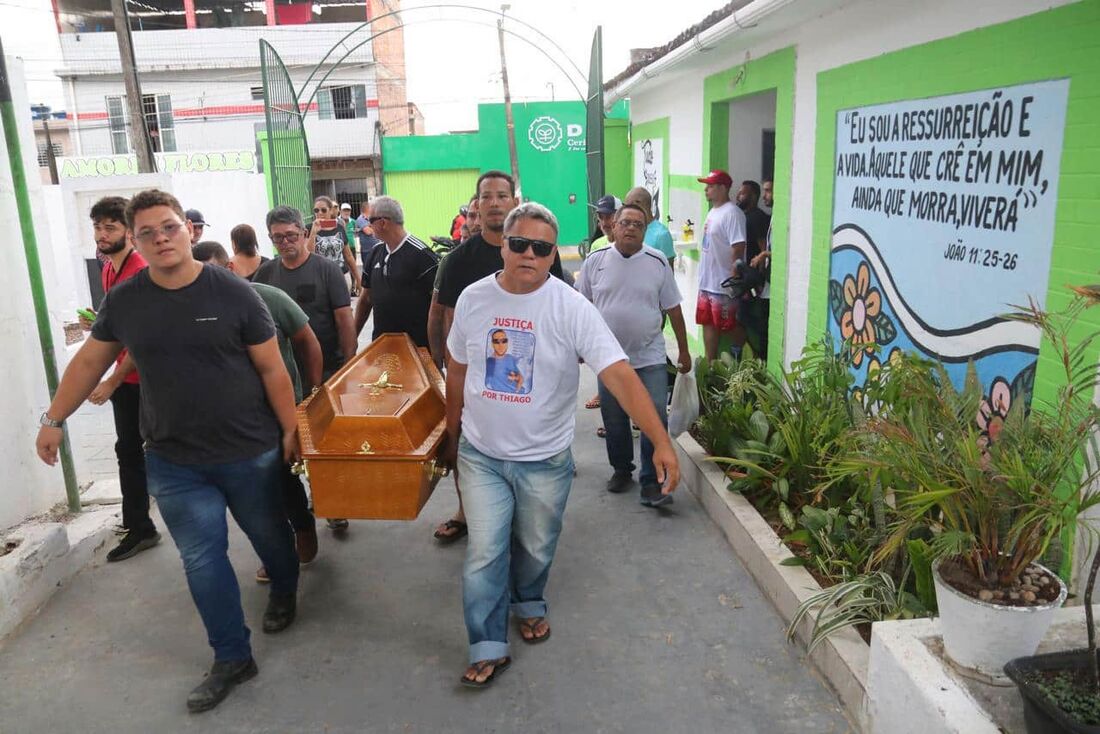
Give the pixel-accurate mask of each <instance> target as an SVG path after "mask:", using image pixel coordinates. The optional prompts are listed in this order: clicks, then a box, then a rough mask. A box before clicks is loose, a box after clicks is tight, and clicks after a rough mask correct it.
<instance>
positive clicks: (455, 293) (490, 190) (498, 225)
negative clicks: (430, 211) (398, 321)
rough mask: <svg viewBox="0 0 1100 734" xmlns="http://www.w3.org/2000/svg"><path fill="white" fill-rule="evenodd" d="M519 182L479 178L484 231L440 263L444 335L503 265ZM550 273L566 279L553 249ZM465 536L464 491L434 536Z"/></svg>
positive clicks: (490, 175) (501, 176)
mask: <svg viewBox="0 0 1100 734" xmlns="http://www.w3.org/2000/svg"><path fill="white" fill-rule="evenodd" d="M518 203H519V202H518V201H517V200H516V183H515V181H513V180H512V177H511V176H509V175H508V174H507V173H505V172H504V171H496V170H493V171H486V172H485V173H483V174H481V176H480V177H479V178H478V180H477V204H478V210H477V211H478V218H479V219H480V222H481V232H480V233H479V234H476V235H473V236H471V237H470V239H468V240H466V241H465V242H463V243H462V244H461V245H459V246H457V247H455V248H454V249H453V250H451V252H450V253H449V254H448V255H447V258H446V260H445V261H444V263H443V264H441V265H440V274H439V278H438V286H437V290H438V293H437V294H436V298H435V300H436V302H437V304H438V305H440V306H442V307H443V338H442V339H441V340H440V342H441V343H444V344H445V343H446V341H447V334H448V332H449V331H450V329H451V321H452V320H453V319H454V310H455V304H457V303H458V297H459V295H460V294H461V293H462V291H464V290H465V289H466V287H467V286H469V285H470V284H471V283H474V282H475V281H478V280H481V279H482V278H484V277H485V276H487V275H492V274H493V273H496V272H499V271H500V270H501V269H503V268H504V259H503V257H501V247H502V245H503V244H504V219H505V218H506V217H507V216H508V214H509V213H511V211H512V210H513V209H515V208H516V204H518ZM550 274H551V275H553V276H555V277H557V278H562V279H564V277H565V274H564V272H563V271H562V267H561V258H559V257H558V254H557V252H556V251H555V252H554V259H553V262H552V263H551V266H550ZM433 356H435V357H436V364H440V365H441V364H442V363H443V355H442V354H433ZM457 482H458V477H457V476H456V477H455V483H456V490H457ZM465 535H466V518H465V516H464V515H463V514H462V494H461V493H459V496H458V512H456V513H455V515H454V517H452V518H451V519H450V520H447V521H446V522H444V523H441V524H440V525H439V526H438V527H437V528H436V529H435V538H436V540H438V541H440V543H442V544H448V543H453V542H454V541H456V540H459V539H460V538H462V537H463V536H465Z"/></svg>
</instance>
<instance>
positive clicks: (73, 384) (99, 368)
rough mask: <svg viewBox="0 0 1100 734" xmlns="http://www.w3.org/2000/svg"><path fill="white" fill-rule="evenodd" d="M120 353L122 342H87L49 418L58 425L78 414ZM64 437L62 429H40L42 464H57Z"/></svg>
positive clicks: (64, 380)
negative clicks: (78, 409)
mask: <svg viewBox="0 0 1100 734" xmlns="http://www.w3.org/2000/svg"><path fill="white" fill-rule="evenodd" d="M121 351H122V344H121V343H120V342H105V341H100V340H99V339H96V338H95V337H94V336H93V337H91V338H90V339H88V340H87V341H85V342H84V346H82V347H81V348H80V351H78V352H77V353H76V355H75V356H74V357H73V358H72V361H71V362H69V366H68V367H66V368H65V374H64V375H62V377H61V384H60V385H58V386H57V392H56V393H55V394H54V398H53V401H52V402H51V403H50V407H49V408H47V409H46V415H47V416H49V417H50V418H52V419H53V420H55V421H63V420H65V419H66V418H68V417H69V416H70V415H72V414H73V413H74V412H76V409H77V408H79V407H80V404H81V403H83V402H84V401H85V400H86V399H87V397H88V395H89V394H90V393H91V392H92V390H93V389H94V388H95V386H96V385H98V384H99V379H100V378H101V377H103V373H104V372H106V371H107V368H108V367H110V366H111V363H112V362H114V361H115V359H117V358H118V353H119V352H121ZM62 436H63V432H62V430H61V429H60V428H49V427H48V426H43V427H42V428H41V429H39V431H38V437H37V439H36V440H35V449H36V451H37V453H38V457H39V458H40V459H42V461H44V462H46V463H47V464H49V465H51V466H53V465H54V464H56V463H57V450H58V448H59V447H60V446H61V439H62Z"/></svg>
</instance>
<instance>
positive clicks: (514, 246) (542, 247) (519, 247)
mask: <svg viewBox="0 0 1100 734" xmlns="http://www.w3.org/2000/svg"><path fill="white" fill-rule="evenodd" d="M528 247H530V248H531V250H532V251H533V252H534V253H535V257H549V256H550V253H551V252H553V251H554V243H553V242H546V241H544V240H532V239H528V238H527V237H520V236H518V235H510V236H509V237H508V249H509V250H511V251H512V252H514V253H516V254H517V255H522V254H523V253H525V252H527V248H528Z"/></svg>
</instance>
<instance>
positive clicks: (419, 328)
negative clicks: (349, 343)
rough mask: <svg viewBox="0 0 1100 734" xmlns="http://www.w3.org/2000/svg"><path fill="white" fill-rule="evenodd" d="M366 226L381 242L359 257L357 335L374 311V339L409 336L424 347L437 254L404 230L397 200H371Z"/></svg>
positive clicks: (402, 215)
mask: <svg viewBox="0 0 1100 734" xmlns="http://www.w3.org/2000/svg"><path fill="white" fill-rule="evenodd" d="M369 221H370V226H371V227H372V228H373V230H374V236H375V237H377V238H378V239H380V240H382V241H381V242H379V243H378V244H376V245H375V246H374V249H372V250H371V251H370V252H369V253H367V252H364V253H363V294H362V295H361V296H359V302H358V303H357V304H356V305H355V333H356V334H358V333H359V332H361V331H362V330H363V326H364V325H365V324H366V323H367V319H368V318H369V317H370V314H371V309H373V310H374V331H373V333H372V334H371V338H372V339H377V338H378V337H380V336H381V335H382V334H392V333H401V334H408V335H409V337H410V338H411V339H412V340H413V342H414V343H415V344H416V346H418V347H427V346H429V344H428V309H429V308H430V307H431V304H432V287H433V284H434V283H435V273H436V270H437V269H438V268H439V256H438V255H436V254H435V253H434V252H432V251H431V249H429V248H428V246H427V245H425V244H424V243H423V242H422V241H421V240H419V239H417V238H416V237H414V236H413V235H411V234H409V233H408V232H407V231H405V213H404V212H403V211H402V210H401V205H400V204H399V203H397V200H396V199H393V198H391V197H389V196H379V197H376V198H375V199H373V200H372V201H371V205H370V220H369Z"/></svg>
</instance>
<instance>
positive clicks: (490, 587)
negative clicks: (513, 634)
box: [458, 438, 573, 663]
mask: <svg viewBox="0 0 1100 734" xmlns="http://www.w3.org/2000/svg"><path fill="white" fill-rule="evenodd" d="M458 467H459V474H461V476H462V505H463V507H464V508H465V509H466V523H467V526H468V527H469V531H470V535H469V543H468V545H467V546H466V564H465V566H464V567H463V569H462V606H463V611H464V614H465V617H466V631H467V633H468V634H469V638H470V662H471V663H476V662H478V661H479V660H495V659H497V658H502V657H505V656H506V655H507V654H508V611H509V606H510V607H511V611H512V613H513V614H515V615H516V616H517V617H545V616H546V600H545V599H544V598H543V590H544V589H545V588H546V579H547V578H548V577H549V576H550V564H551V563H552V562H553V560H554V550H555V549H556V548H557V545H558V536H559V535H560V534H561V519H562V514H563V513H564V512H565V501H566V500H567V499H568V498H569V490H570V488H571V487H572V486H573V454H572V452H571V451H570V450H569V449H565V450H564V451H562V452H560V453H558V454H555V455H554V456H551V457H550V458H549V459H544V460H542V461H501V460H500V459H494V458H492V457H489V456H486V455H485V454H483V453H481V452H480V451H478V450H477V449H476V448H474V447H473V446H472V445H471V444H470V443H469V442H468V441H467V440H466V439H465V438H463V439H461V440H460V441H459V447H458Z"/></svg>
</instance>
